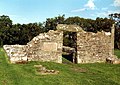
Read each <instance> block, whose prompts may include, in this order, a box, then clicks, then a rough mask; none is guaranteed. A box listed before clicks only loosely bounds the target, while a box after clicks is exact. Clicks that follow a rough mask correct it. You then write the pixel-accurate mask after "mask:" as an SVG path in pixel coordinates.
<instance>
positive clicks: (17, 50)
mask: <svg viewBox="0 0 120 85" xmlns="http://www.w3.org/2000/svg"><path fill="white" fill-rule="evenodd" d="M3 48H4V49H5V51H6V53H7V55H8V57H9V60H10V62H11V63H16V62H21V61H27V53H26V45H4V46H3Z"/></svg>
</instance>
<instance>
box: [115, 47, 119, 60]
mask: <svg viewBox="0 0 120 85" xmlns="http://www.w3.org/2000/svg"><path fill="white" fill-rule="evenodd" d="M114 53H115V55H116V56H118V58H120V50H119V49H115V52H114Z"/></svg>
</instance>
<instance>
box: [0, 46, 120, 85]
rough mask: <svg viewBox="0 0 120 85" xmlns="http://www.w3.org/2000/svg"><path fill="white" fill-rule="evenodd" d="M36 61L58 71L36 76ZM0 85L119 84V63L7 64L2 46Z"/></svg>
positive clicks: (0, 54) (42, 63) (0, 50)
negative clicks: (53, 73) (52, 73)
mask: <svg viewBox="0 0 120 85" xmlns="http://www.w3.org/2000/svg"><path fill="white" fill-rule="evenodd" d="M115 53H117V55H120V51H115ZM64 61H66V60H64ZM66 62H67V61H66ZM36 64H41V65H43V66H45V67H46V68H47V69H53V70H58V71H60V73H59V74H57V75H37V74H36V69H35V68H34V67H33V66H34V65H36ZM0 85H120V65H113V64H105V63H94V64H72V63H70V62H68V63H66V64H57V63H49V62H29V63H28V64H10V63H9V62H8V59H7V56H6V55H5V52H4V51H3V49H2V48H1V49H0Z"/></svg>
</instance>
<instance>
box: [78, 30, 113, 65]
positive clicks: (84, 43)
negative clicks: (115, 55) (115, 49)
mask: <svg viewBox="0 0 120 85" xmlns="http://www.w3.org/2000/svg"><path fill="white" fill-rule="evenodd" d="M108 57H112V48H111V33H110V32H98V33H92V32H78V33H77V61H78V63H95V62H105V61H106V58H108Z"/></svg>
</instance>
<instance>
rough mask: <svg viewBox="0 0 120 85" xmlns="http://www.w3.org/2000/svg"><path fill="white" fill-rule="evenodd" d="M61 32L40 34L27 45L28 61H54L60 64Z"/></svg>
mask: <svg viewBox="0 0 120 85" xmlns="http://www.w3.org/2000/svg"><path fill="white" fill-rule="evenodd" d="M62 46H63V32H62V31H52V30H51V31H49V32H48V33H41V34H39V35H38V36H36V37H34V38H33V40H32V41H30V42H29V43H27V49H28V50H27V54H28V55H27V57H28V60H29V61H54V62H58V63H62Z"/></svg>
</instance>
